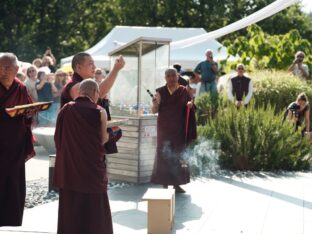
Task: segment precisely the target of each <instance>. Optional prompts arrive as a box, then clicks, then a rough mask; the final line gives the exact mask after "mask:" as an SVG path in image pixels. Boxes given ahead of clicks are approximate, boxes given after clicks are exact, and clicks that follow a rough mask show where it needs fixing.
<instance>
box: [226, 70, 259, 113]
mask: <svg viewBox="0 0 312 234" xmlns="http://www.w3.org/2000/svg"><path fill="white" fill-rule="evenodd" d="M236 71H237V75H236V76H234V77H232V78H231V79H230V80H229V86H228V96H229V99H230V100H231V101H232V102H234V103H235V105H236V107H237V108H240V107H241V106H242V105H245V106H246V105H247V104H248V103H249V102H250V99H251V97H252V92H253V85H252V80H251V79H250V78H249V77H247V76H245V75H244V73H245V65H244V64H238V65H237V67H236ZM244 97H245V98H244Z"/></svg>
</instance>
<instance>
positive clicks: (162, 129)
mask: <svg viewBox="0 0 312 234" xmlns="http://www.w3.org/2000/svg"><path fill="white" fill-rule="evenodd" d="M178 78H179V77H178V74H177V71H176V70H175V69H174V68H169V69H167V70H166V72H165V79H166V85H165V86H163V87H161V88H159V89H157V93H156V95H155V98H153V106H152V111H153V113H158V119H157V149H156V158H155V162H154V170H153V174H152V179H151V182H152V183H155V184H162V185H163V186H164V187H165V188H166V187H168V185H173V186H174V188H175V189H176V192H178V193H183V192H185V191H184V190H183V189H182V188H181V187H180V186H179V185H181V184H186V183H189V182H190V174H189V170H188V167H187V163H186V162H185V160H183V157H182V155H183V153H184V150H185V148H186V146H187V145H188V144H189V143H190V142H192V141H193V140H194V139H195V138H196V121H195V112H194V106H193V102H192V98H191V96H190V95H189V93H188V91H187V89H186V88H185V87H183V86H180V85H179V84H178ZM188 108H190V111H189V112H188V111H187V109H188ZM187 115H188V121H187ZM187 122H188V123H187ZM186 125H187V126H186ZM186 128H187V129H186Z"/></svg>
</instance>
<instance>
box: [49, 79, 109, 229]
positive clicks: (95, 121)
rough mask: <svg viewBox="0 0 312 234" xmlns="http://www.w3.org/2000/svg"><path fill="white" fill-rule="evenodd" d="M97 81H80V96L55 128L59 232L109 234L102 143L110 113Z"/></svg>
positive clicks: (63, 113)
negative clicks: (107, 110) (104, 104)
mask: <svg viewBox="0 0 312 234" xmlns="http://www.w3.org/2000/svg"><path fill="white" fill-rule="evenodd" d="M98 98H99V88H98V84H97V83H96V82H95V81H94V80H92V79H85V80H84V81H82V82H81V83H80V96H79V97H78V98H76V99H75V101H72V102H69V103H67V104H66V105H65V106H64V107H63V108H62V109H61V110H60V113H59V115H58V118H57V122H56V129H55V135H54V140H55V146H56V161H55V170H54V181H53V184H54V186H55V187H58V188H59V194H60V198H59V215H58V230H57V233H58V234H71V233H75V234H97V233H98V234H111V233H113V227H112V217H111V212H110V206H109V200H108V196H107V183H108V179H107V173H106V164H105V155H104V147H103V144H104V143H105V142H106V141H107V140H108V134H107V131H106V125H107V115H106V112H105V110H104V109H103V108H102V107H100V106H98V105H97V104H96V102H97V100H98Z"/></svg>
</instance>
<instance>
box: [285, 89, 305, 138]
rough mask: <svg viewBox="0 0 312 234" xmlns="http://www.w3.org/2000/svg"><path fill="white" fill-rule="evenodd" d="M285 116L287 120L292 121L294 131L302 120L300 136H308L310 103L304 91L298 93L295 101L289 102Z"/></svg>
mask: <svg viewBox="0 0 312 234" xmlns="http://www.w3.org/2000/svg"><path fill="white" fill-rule="evenodd" d="M287 116H288V119H289V120H291V121H293V122H294V124H295V130H296V131H297V130H298V128H299V127H301V125H302V123H303V121H304V122H305V127H304V128H303V129H302V132H301V133H302V136H304V135H305V134H306V135H308V136H309V137H310V135H311V129H310V105H309V101H308V97H307V95H306V94H305V93H300V94H299V95H298V97H297V99H296V101H295V102H292V103H290V105H289V106H288V107H287Z"/></svg>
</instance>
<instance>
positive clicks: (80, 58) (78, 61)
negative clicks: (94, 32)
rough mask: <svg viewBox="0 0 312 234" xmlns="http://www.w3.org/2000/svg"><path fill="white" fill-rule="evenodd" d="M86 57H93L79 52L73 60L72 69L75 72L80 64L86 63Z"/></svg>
mask: <svg viewBox="0 0 312 234" xmlns="http://www.w3.org/2000/svg"><path fill="white" fill-rule="evenodd" d="M86 57H91V55H90V54H88V53H85V52H79V53H78V54H75V55H74V57H73V60H72V68H73V70H74V71H75V70H76V67H77V65H78V64H82V63H83V62H84V61H85V59H86Z"/></svg>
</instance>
